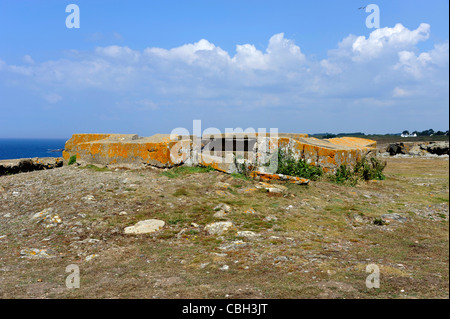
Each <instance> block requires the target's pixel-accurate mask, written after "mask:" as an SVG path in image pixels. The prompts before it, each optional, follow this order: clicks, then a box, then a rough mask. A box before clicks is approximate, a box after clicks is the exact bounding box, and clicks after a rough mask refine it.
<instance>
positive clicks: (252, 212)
mask: <svg viewBox="0 0 450 319" xmlns="http://www.w3.org/2000/svg"><path fill="white" fill-rule="evenodd" d="M244 214H256V211H255V210H254V209H253V208H249V209H247V210H246V211H244Z"/></svg>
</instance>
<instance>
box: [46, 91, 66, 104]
mask: <svg viewBox="0 0 450 319" xmlns="http://www.w3.org/2000/svg"><path fill="white" fill-rule="evenodd" d="M42 98H43V99H44V100H46V101H47V102H48V103H51V104H55V103H58V102H59V101H61V100H62V96H60V95H58V94H56V93H49V94H44V95H43V96H42Z"/></svg>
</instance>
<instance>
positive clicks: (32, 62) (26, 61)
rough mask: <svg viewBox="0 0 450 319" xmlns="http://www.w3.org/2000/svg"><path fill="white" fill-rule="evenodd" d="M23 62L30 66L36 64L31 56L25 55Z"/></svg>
mask: <svg viewBox="0 0 450 319" xmlns="http://www.w3.org/2000/svg"><path fill="white" fill-rule="evenodd" d="M23 61H24V62H25V63H28V64H34V60H33V58H32V57H31V56H30V55H28V54H27V55H24V57H23Z"/></svg>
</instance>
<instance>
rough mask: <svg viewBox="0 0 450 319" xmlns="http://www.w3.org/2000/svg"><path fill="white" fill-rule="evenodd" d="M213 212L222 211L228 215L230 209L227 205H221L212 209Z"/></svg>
mask: <svg viewBox="0 0 450 319" xmlns="http://www.w3.org/2000/svg"><path fill="white" fill-rule="evenodd" d="M214 210H215V211H220V210H223V211H224V212H225V213H230V212H231V207H230V206H228V205H227V204H223V203H221V204H219V205H217V206H216V207H214Z"/></svg>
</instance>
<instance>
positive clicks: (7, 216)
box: [3, 213, 11, 218]
mask: <svg viewBox="0 0 450 319" xmlns="http://www.w3.org/2000/svg"><path fill="white" fill-rule="evenodd" d="M3 217H5V218H10V217H11V214H10V213H6V214H5V215H3Z"/></svg>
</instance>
